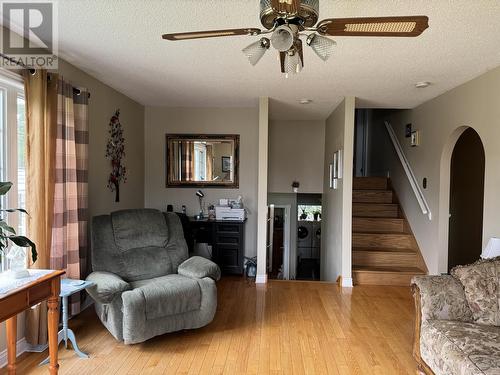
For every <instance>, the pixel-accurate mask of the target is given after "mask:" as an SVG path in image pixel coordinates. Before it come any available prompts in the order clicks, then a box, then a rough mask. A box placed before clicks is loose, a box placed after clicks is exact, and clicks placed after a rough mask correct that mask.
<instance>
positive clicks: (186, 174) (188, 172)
mask: <svg viewBox="0 0 500 375" xmlns="http://www.w3.org/2000/svg"><path fill="white" fill-rule="evenodd" d="M181 166H182V167H181V180H182V181H194V180H195V178H194V142H192V141H182V142H181Z"/></svg>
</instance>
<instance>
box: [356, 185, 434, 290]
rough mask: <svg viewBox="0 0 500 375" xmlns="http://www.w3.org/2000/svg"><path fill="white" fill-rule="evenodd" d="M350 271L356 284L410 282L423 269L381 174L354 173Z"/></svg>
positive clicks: (415, 244) (411, 237)
mask: <svg viewBox="0 0 500 375" xmlns="http://www.w3.org/2000/svg"><path fill="white" fill-rule="evenodd" d="M352 202H353V203H352V216H353V218H352V232H353V233H352V274H353V279H354V283H355V284H357V285H402V286H408V285H410V280H411V278H412V277H413V276H415V275H423V274H426V273H427V270H426V266H425V263H424V261H423V258H422V256H421V254H420V250H419V248H418V245H417V242H416V240H415V237H414V236H413V234H412V232H411V229H410V226H409V225H408V222H407V221H406V219H405V217H404V215H403V212H402V210H401V208H400V206H399V204H398V203H397V199H396V198H395V195H394V192H393V191H392V189H391V188H390V187H389V180H388V179H387V178H385V177H355V178H354V181H353V194H352Z"/></svg>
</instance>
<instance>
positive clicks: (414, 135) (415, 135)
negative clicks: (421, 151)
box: [410, 130, 420, 147]
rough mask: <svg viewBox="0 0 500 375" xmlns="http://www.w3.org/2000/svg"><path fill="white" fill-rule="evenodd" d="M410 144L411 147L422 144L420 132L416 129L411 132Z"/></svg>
mask: <svg viewBox="0 0 500 375" xmlns="http://www.w3.org/2000/svg"><path fill="white" fill-rule="evenodd" d="M410 144H411V147H417V146H420V132H419V131H418V130H414V131H412V132H411V137H410Z"/></svg>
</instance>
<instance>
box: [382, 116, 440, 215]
mask: <svg viewBox="0 0 500 375" xmlns="http://www.w3.org/2000/svg"><path fill="white" fill-rule="evenodd" d="M385 127H386V129H387V132H388V133H389V138H390V139H391V141H392V144H393V146H394V149H395V150H396V153H397V154H398V157H399V161H400V162H401V165H402V166H403V169H404V171H405V174H406V177H407V178H408V181H409V183H410V186H411V188H412V190H413V193H414V194H415V198H416V199H417V202H418V204H419V206H420V209H421V210H422V214H424V215H427V216H428V217H429V220H432V212H431V209H430V207H429V204H428V203H427V200H426V199H425V196H424V193H423V192H422V190H421V189H420V186H419V185H418V181H417V178H416V177H415V174H414V173H413V170H412V169H411V166H410V163H409V161H408V159H407V158H406V156H405V154H404V152H403V148H402V147H401V144H400V143H399V140H398V137H397V136H396V133H395V132H394V129H393V128H392V126H391V124H390V123H389V122H388V121H385Z"/></svg>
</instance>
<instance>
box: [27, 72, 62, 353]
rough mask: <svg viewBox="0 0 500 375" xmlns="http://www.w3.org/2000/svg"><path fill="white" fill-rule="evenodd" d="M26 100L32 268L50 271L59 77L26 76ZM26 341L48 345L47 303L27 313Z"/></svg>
mask: <svg viewBox="0 0 500 375" xmlns="http://www.w3.org/2000/svg"><path fill="white" fill-rule="evenodd" d="M24 90H25V92H24V95H25V100H26V142H27V144H26V208H27V210H28V212H29V214H30V215H29V216H28V217H27V226H28V228H27V232H28V236H29V237H30V238H31V240H32V241H33V242H35V243H36V245H37V251H38V260H37V262H36V263H35V264H32V262H31V261H29V265H30V267H32V268H42V269H44V268H49V267H50V249H51V242H52V218H53V207H54V200H53V199H54V179H55V149H56V147H55V143H56V142H55V141H56V131H57V126H56V125H57V123H56V119H57V76H56V75H49V74H48V73H47V72H46V71H45V70H37V71H36V72H35V74H31V73H30V72H29V71H26V72H24ZM26 340H27V341H28V343H30V344H32V345H39V344H41V345H43V344H45V343H46V342H47V307H46V305H45V303H42V304H40V305H38V306H35V307H34V308H32V309H29V310H28V311H27V312H26Z"/></svg>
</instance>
